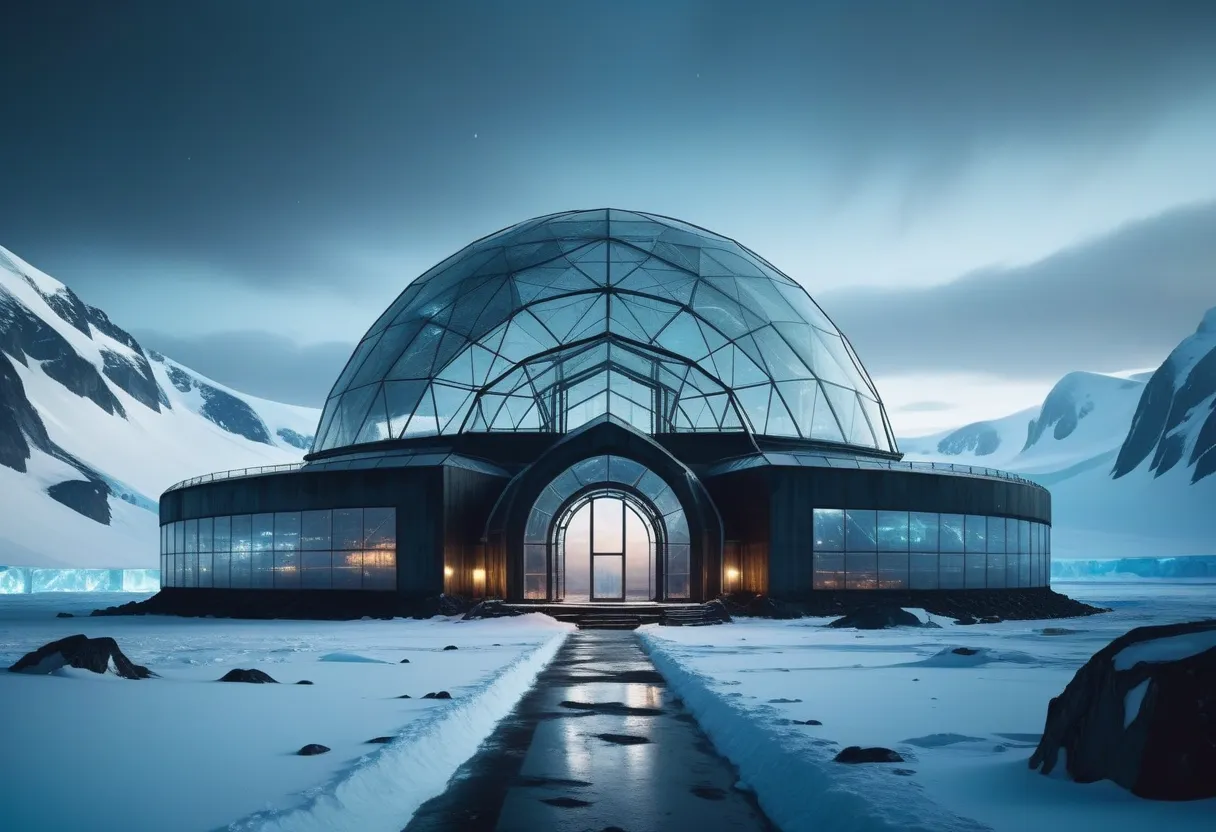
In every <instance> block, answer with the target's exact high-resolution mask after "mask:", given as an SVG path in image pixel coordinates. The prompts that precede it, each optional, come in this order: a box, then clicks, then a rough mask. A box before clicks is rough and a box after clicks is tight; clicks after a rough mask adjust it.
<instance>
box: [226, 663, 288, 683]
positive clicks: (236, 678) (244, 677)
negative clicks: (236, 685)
mask: <svg viewBox="0 0 1216 832" xmlns="http://www.w3.org/2000/svg"><path fill="white" fill-rule="evenodd" d="M219 681H221V682H249V683H250V684H254V685H264V684H276V685H277V684H278V682H277V681H276V680H274V679H272V678H270V674H269V673H266V672H265V671H262V670H258V669H257V668H256V667H251V668H249V669H247V670H245V669H242V668H239V667H238V668H234V669H233V670H229V671H228V672H227V673H225V674H224V675H223V676H222V677H221V678H220V679H219Z"/></svg>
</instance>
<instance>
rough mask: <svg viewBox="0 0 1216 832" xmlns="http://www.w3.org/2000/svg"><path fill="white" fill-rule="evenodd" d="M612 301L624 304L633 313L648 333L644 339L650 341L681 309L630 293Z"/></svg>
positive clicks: (618, 296) (615, 297)
mask: <svg viewBox="0 0 1216 832" xmlns="http://www.w3.org/2000/svg"><path fill="white" fill-rule="evenodd" d="M612 302H613V304H617V303H620V304H622V305H623V306H625V307H626V308H627V309H629V311H630V312H631V313H633V317H634V318H636V319H637V321H638V323H639V324H640V325H641V327H642V332H643V333H645V335H646V337H645V338H644V339H643V340H645V341H650V340H652V339H653V338H654V337H655V336H656V335H658V334H659V332H660V331H661V330H662V329H663V327H665V326H667V324H668V323H669V322H670V321H671V319H672V318H674V317H675V316H676V313H678V312H679V311H680V309H679V307H678V306H673V305H671V304H669V303H663V302H662V301H658V300H652V299H651V298H642V297H636V296H630V295H616V296H614V298H613V301H612Z"/></svg>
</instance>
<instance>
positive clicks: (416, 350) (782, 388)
mask: <svg viewBox="0 0 1216 832" xmlns="http://www.w3.org/2000/svg"><path fill="white" fill-rule="evenodd" d="M605 414H610V415H612V416H614V417H616V418H618V419H620V420H622V421H624V422H626V423H628V424H630V425H632V426H633V427H635V428H637V429H638V430H640V431H642V432H644V433H647V434H651V435H659V434H665V433H685V432H721V431H745V432H750V433H752V434H756V435H765V436H778V437H792V438H797V439H803V440H814V441H817V442H824V443H832V444H838V445H847V446H852V447H855V448H865V449H869V450H872V451H878V452H883V453H897V452H898V451H897V448H896V445H895V440H894V437H893V434H892V432H891V428H890V425H889V423H888V421H887V417H886V413H885V412H884V410H883V407H882V404H881V400H880V398H879V396H878V393H877V391H876V389H875V387H874V384H873V382H872V381H871V380H870V378H869V376H868V375H867V374H866V371H865V369H864V367H862V365H861V362H860V361H859V360H858V358H857V356H856V354H855V353H854V352H853V350H852V348H851V347H850V345H849V343H848V341H847V340H846V339H845V338H844V336H843V335H842V334H841V333H840V331H839V330H838V329H837V328H836V326H835V325H834V324H833V323H832V322H831V320H829V319H828V317H827V315H825V314H824V312H823V310H821V309H820V308H819V306H818V305H817V304H816V303H815V301H814V300H812V299H811V297H810V295H808V294H807V292H806V290H804V289H803V288H802V286H801V285H799V284H798V283H797V282H796V281H794V280H792V279H791V278H789V277H787V276H786V275H784V274H782V273H781V272H780V271H778V270H777V269H776V268H774V267H773V266H772V265H770V264H769V263H768V262H766V261H765V260H764V259H762V258H761V257H759V256H757V255H756V254H754V253H753V252H751V251H749V250H748V249H746V248H744V247H743V246H741V245H739V244H738V243H736V242H734V241H733V240H730V239H728V238H726V237H722V236H720V235H717V234H714V233H712V232H709V231H706V230H705V229H702V228H697V227H696V226H692V225H688V224H686V223H683V222H680V221H678V220H673V219H670V218H667V217H661V216H656V215H653V214H644V213H639V212H633V211H619V210H615V209H603V210H596V211H574V212H565V213H559V214H552V215H549V216H545V217H539V218H536V219H532V220H528V221H525V222H522V223H519V224H518V225H514V226H511V227H510V228H507V229H504V230H502V231H499V232H497V233H495V234H491V235H490V236H488V237H485V238H483V239H481V240H478V241H476V242H474V243H472V244H471V245H469V246H467V247H465V248H464V249H462V250H461V251H459V252H457V253H456V254H455V255H453V256H452V257H449V258H448V259H447V260H445V261H443V262H442V263H440V264H438V265H437V266H435V267H434V268H432V269H430V270H429V271H427V272H426V273H425V274H423V275H422V276H421V277H420V278H418V279H417V280H415V281H414V282H413V283H412V284H410V285H409V287H407V288H406V290H405V291H404V292H402V293H401V295H400V296H399V297H398V298H397V299H396V301H394V303H393V304H392V305H391V306H390V307H389V309H388V310H387V311H386V312H385V313H384V314H383V315H381V316H380V318H379V320H377V321H376V323H375V324H374V325H373V326H372V327H371V329H370V330H368V332H367V334H366V335H364V337H363V339H362V341H361V342H360V343H359V345H358V347H357V349H356V350H355V352H354V354H353V355H352V357H351V359H350V361H349V363H348V364H347V366H346V368H345V370H344V371H343V372H342V374H341V376H340V377H339V378H338V380H337V382H336V383H335V385H334V387H333V390H332V391H331V393H330V395H329V398H328V400H327V402H326V406H325V410H324V414H323V415H322V418H321V422H320V425H319V427H318V431H317V438H316V441H315V445H314V447H313V451H314V452H319V451H329V450H333V449H336V448H345V447H349V446H353V445H362V444H366V443H371V442H378V441H383V440H388V439H405V438H411V437H421V436H434V435H451V434H458V433H470V432H497V431H517V432H519V431H526V432H547V433H565V432H568V431H570V430H573V429H574V428H576V427H579V426H580V425H583V424H586V423H588V422H590V421H591V420H593V419H595V418H597V417H599V416H603V415H605Z"/></svg>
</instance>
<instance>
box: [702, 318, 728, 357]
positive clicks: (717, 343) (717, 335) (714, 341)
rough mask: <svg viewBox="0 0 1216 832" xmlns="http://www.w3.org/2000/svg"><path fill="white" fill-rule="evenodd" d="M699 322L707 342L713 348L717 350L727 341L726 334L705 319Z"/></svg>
mask: <svg viewBox="0 0 1216 832" xmlns="http://www.w3.org/2000/svg"><path fill="white" fill-rule="evenodd" d="M697 324H698V325H699V326H700V327H701V334H702V335H703V336H705V343H706V344H708V345H709V348H710V349H711V350H716V349H718V348H719V347H721V346H722V345H723V344H725V343H727V339H726V336H724V335H723V334H722V333H721V332H718V330H716V329H714V328H713V327H712V326H710V325H709V324H708V323H706V322H705V321H701V320H698V321H697Z"/></svg>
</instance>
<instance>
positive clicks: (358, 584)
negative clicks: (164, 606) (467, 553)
mask: <svg viewBox="0 0 1216 832" xmlns="http://www.w3.org/2000/svg"><path fill="white" fill-rule="evenodd" d="M160 563H161V576H162V578H161V580H162V584H163V585H164V586H166V587H215V588H222V589H379V590H393V589H396V588H397V512H396V509H392V508H349V509H332V510H331V509H323V510H321V511H280V512H276V513H274V514H237V515H233V516H231V517H205V518H203V519H201V520H186V521H182V522H177V523H167V524H166V525H164V526H161V528H160Z"/></svg>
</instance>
